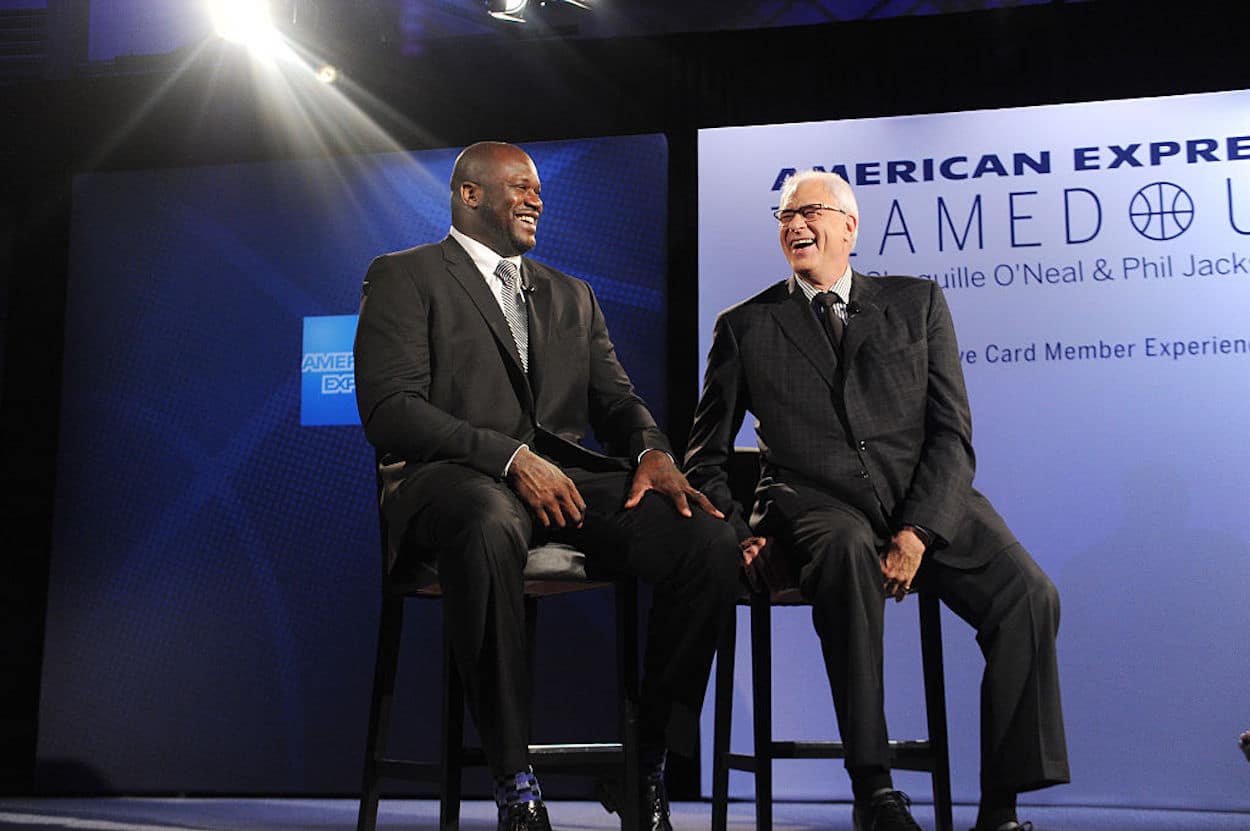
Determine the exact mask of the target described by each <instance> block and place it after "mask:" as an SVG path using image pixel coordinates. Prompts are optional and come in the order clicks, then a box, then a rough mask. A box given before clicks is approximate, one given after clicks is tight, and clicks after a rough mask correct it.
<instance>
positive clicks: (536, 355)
mask: <svg viewBox="0 0 1250 831" xmlns="http://www.w3.org/2000/svg"><path fill="white" fill-rule="evenodd" d="M521 278H522V282H523V283H525V284H526V285H528V286H531V287H532V291H530V292H528V293H527V294H526V296H525V307H526V310H527V311H528V312H529V319H530V372H529V385H530V389H531V390H532V391H533V394H534V398H535V399H537V398H538V391H539V390H540V389H542V380H543V364H544V362H545V359H546V357H547V344H548V342H549V341H550V337H551V303H552V298H551V279H550V278H549V277H548V275H547V272H546V271H545V270H544V269H543V267H542V266H540V265H538V264H537V263H532V262H530V261H529V260H525V259H523V260H521ZM505 325H506V324H505Z"/></svg>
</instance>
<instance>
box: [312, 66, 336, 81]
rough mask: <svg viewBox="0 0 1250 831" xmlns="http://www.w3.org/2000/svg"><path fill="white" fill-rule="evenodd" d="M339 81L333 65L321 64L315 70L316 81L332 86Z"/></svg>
mask: <svg viewBox="0 0 1250 831" xmlns="http://www.w3.org/2000/svg"><path fill="white" fill-rule="evenodd" d="M338 79H339V69H338V67H337V66H335V65H334V64H329V63H323V64H322V65H321V67H320V68H319V69H318V70H317V80H318V81H320V82H321V83H323V84H333V83H334V82H335V81H337V80H338Z"/></svg>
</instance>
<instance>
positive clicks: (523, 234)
mask: <svg viewBox="0 0 1250 831" xmlns="http://www.w3.org/2000/svg"><path fill="white" fill-rule="evenodd" d="M470 150H471V151H474V152H473V153H472V155H471V157H470V158H469V159H466V160H464V161H465V168H466V169H465V170H464V178H463V180H462V181H461V182H460V185H459V188H458V194H456V195H457V196H458V197H459V203H460V204H459V205H457V204H455V199H454V197H453V205H452V218H453V222H454V223H455V225H456V227H457V228H458V229H459V230H461V231H463V232H464V233H466V234H468V235H469V236H470V237H473V238H474V239H475V240H477V241H478V242H480V243H482V244H484V245H486V246H488V247H490V248H491V250H493V251H494V252H495V253H497V254H499V255H500V256H501V257H514V256H516V255H518V254H524V253H525V252H527V251H529V250H530V249H531V248H533V247H534V244H535V243H536V242H537V241H538V236H537V234H538V217H539V216H540V215H541V214H542V212H543V200H542V197H541V193H542V182H541V181H540V180H539V178H538V170H537V168H535V167H534V161H533V159H531V158H530V157H529V156H528V155H527V154H526V153H525V151H524V150H521V149H520V148H519V147H514V146H512V145H510V144H490V145H475V146H474V147H473V148H470ZM468 153H469V151H466V154H468ZM462 158H463V157H462ZM457 167H458V168H459V167H460V162H457Z"/></svg>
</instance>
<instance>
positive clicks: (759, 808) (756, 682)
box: [751, 594, 773, 831]
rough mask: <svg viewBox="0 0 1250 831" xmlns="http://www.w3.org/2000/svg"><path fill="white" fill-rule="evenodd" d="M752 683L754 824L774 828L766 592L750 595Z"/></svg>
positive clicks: (770, 662) (770, 646) (769, 610)
mask: <svg viewBox="0 0 1250 831" xmlns="http://www.w3.org/2000/svg"><path fill="white" fill-rule="evenodd" d="M751 686H752V690H753V695H752V697H753V698H754V703H753V705H752V708H751V709H752V710H753V717H754V722H755V827H756V831H772V827H773V635H772V604H771V602H770V600H769V597H768V595H767V594H755V595H752V597H751Z"/></svg>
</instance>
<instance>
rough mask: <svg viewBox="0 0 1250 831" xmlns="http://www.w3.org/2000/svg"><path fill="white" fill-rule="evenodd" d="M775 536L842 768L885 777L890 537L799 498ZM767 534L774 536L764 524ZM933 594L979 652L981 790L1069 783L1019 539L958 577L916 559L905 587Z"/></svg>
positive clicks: (1029, 561) (1048, 652)
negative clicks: (804, 611)
mask: <svg viewBox="0 0 1250 831" xmlns="http://www.w3.org/2000/svg"><path fill="white" fill-rule="evenodd" d="M785 526H786V527H784V528H779V529H775V533H777V534H779V535H780V536H781V539H782V540H783V542H784V543H785V544H786V549H787V551H788V552H789V555H790V556H791V557H793V558H794V563H793V565H794V566H795V569H796V572H797V573H798V574H799V576H800V588H801V591H802V593H803V596H804V597H805V598H806V599H808V600H809V601H811V603H812V622H813V624H814V626H815V629H816V632H817V634H818V635H819V636H820V644H821V650H822V653H823V657H824V660H825V668H826V671H827V673H828V676H829V685H830V688H831V691H832V693H833V703H834V709H835V711H836V713H837V719H838V729H839V731H840V733H841V736H842V741H843V742H844V743H845V745H846V767H847V769H848V770H849V771H851V772H852V773H855V774H857V775H858V774H859V773H863V774H872V773H877V772H883V771H888V770H889V764H890V761H889V760H890V754H889V743H888V742H889V739H888V731H887V729H886V723H885V709H884V705H885V697H884V690H883V682H882V654H883V648H884V644H883V632H884V613H885V602H886V601H885V598H884V595H883V592H882V584H883V583H884V581H885V578H884V576H883V575H882V573H881V565H880V563H881V559H880V558H881V554H882V553H883V552H884V551H885V549H886V547H887V546H888V543H889V541H888V540H887V539H883V538H882V536H881V535H880V534H879V533H877V532H875V531H874V530H873V527H872V525H871V523H870V522H869V521H868V519H867V518H866V517H865V516H864V515H863V514H862V513H860V512H859V511H857V510H855V509H854V508H850V507H848V506H846V505H844V504H843V503H840V502H838V501H836V500H834V499H832V498H828V499H826V500H816V501H809V503H808V504H807V505H805V506H804V508H803V509H802V510H801V511H799V512H796V513H795V515H794V516H792V517H788V518H787V522H786V523H785ZM769 530H770V531H774V529H769ZM912 587H913V588H915V589H918V590H920V591H936V592H937V594H938V597H939V598H940V599H941V600H942V602H944V603H945V604H946V605H947V606H948V607H949V608H950V609H951V610H952V611H954V612H955V613H956V614H957V615H959V616H960V617H961V618H963V619H964V620H965V621H966V622H967V623H968V624H970V625H971V626H972V627H973V628H974V629H975V630H976V633H977V643H978V644H979V645H980V647H981V652H982V654H983V655H984V657H985V673H984V675H983V676H982V680H981V787H982V789H983V791H986V790H991V789H994V790H1006V791H1013V792H1017V793H1018V792H1021V791H1027V790H1033V789H1036V788H1043V787H1047V786H1049V785H1054V784H1059V783H1063V782H1067V781H1068V780H1069V773H1068V760H1067V747H1066V742H1065V739H1064V730H1063V713H1062V709H1061V706H1060V695H1059V674H1058V664H1057V660H1056V654H1055V636H1056V634H1057V632H1058V628H1059V595H1058V592H1057V591H1056V590H1055V587H1054V585H1053V584H1052V583H1051V581H1050V579H1049V578H1048V577H1047V576H1046V574H1045V573H1044V572H1043V571H1042V570H1041V568H1040V567H1039V566H1038V565H1037V563H1036V562H1034V561H1033V558H1032V557H1030V556H1029V554H1028V552H1026V551H1025V550H1024V548H1023V547H1022V546H1021V545H1020V544H1019V543H1014V544H1012V545H1011V546H1009V547H1008V548H1006V549H1004V550H1003V551H1001V552H999V553H998V554H997V555H995V556H994V557H992V558H990V560H989V561H988V562H987V563H986V564H985V565H983V566H980V567H978V568H974V569H967V570H961V569H956V568H951V567H949V566H945V565H942V564H941V563H938V562H936V561H934V560H933V559H932V558H931V556H929V555H926V556H925V559H924V561H923V563H922V565H921V567H920V571H919V572H918V573H917V575H916V578H915V579H914V580H913V581H912Z"/></svg>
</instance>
